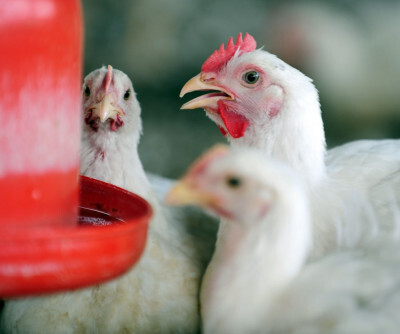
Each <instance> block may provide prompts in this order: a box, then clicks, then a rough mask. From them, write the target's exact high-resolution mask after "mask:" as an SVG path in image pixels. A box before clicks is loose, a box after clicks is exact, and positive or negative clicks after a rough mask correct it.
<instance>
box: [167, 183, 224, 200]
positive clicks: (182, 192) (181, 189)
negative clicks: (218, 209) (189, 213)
mask: <svg viewBox="0 0 400 334" xmlns="http://www.w3.org/2000/svg"><path fill="white" fill-rule="evenodd" d="M215 202H216V198H215V197H214V196H212V195H211V194H207V193H204V192H201V191H200V190H198V189H196V188H195V187H194V186H192V185H191V184H190V183H189V182H188V181H187V180H185V179H182V180H181V181H178V183H177V184H176V185H175V186H174V187H173V188H172V189H171V190H170V192H169V193H168V195H167V198H166V203H167V204H169V205H177V206H179V205H198V206H202V207H205V206H208V205H209V204H211V203H215Z"/></svg>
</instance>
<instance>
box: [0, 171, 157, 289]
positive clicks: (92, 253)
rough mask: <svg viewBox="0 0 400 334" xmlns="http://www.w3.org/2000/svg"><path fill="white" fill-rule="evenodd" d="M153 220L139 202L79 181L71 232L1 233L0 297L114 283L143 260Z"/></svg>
mask: <svg viewBox="0 0 400 334" xmlns="http://www.w3.org/2000/svg"><path fill="white" fill-rule="evenodd" d="M151 215H152V209H151V207H150V205H149V204H148V203H147V202H146V201H145V200H144V199H142V198H141V197H139V196H137V195H135V194H132V193H130V192H128V191H125V190H123V189H120V188H118V187H115V186H113V185H110V184H107V183H104V182H101V181H97V180H94V179H91V178H87V177H83V176H82V177H81V185H80V213H79V218H78V223H77V224H75V226H59V227H57V226H32V227H23V228H22V227H17V228H14V229H12V228H10V227H3V226H2V227H1V228H0V296H1V297H16V296H22V295H34V294H42V293H49V292H55V291H61V290H68V289H76V288H80V287H84V286H88V285H92V284H96V283H100V282H104V281H106V280H109V279H111V278H114V277H117V276H118V275H120V274H122V273H124V272H125V271H127V270H128V269H129V268H131V266H132V265H133V264H134V263H135V262H136V261H137V260H138V259H139V257H140V255H141V254H142V252H143V249H144V247H145V243H146V237H147V228H148V222H149V220H150V217H151Z"/></svg>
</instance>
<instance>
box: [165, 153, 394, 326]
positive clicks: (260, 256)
mask: <svg viewBox="0 0 400 334" xmlns="http://www.w3.org/2000/svg"><path fill="white" fill-rule="evenodd" d="M168 200H169V202H170V203H171V204H175V205H183V204H196V205H200V206H202V207H204V208H206V209H208V210H211V211H212V212H214V213H216V214H218V215H220V216H221V217H222V221H221V229H220V232H219V235H218V240H217V244H216V249H215V253H214V255H213V258H212V260H211V262H210V264H209V266H208V268H207V271H206V274H205V276H204V279H203V282H202V287H201V297H200V298H201V313H202V325H203V330H204V333H205V334H216V333H218V334H235V333H237V334H242V333H253V334H255V333H260V334H261V333H285V334H289V333H291V334H294V333H299V334H300V333H302V334H305V333H307V334H320V333H326V334H328V333H357V334H361V333H363V334H364V333H365V334H366V333H369V334H372V333H393V334H394V333H397V332H398V328H399V326H400V318H399V317H398V314H397V313H398V309H399V306H400V291H399V289H398V286H399V284H400V270H399V269H398V267H399V263H400V253H399V252H398V248H399V244H398V243H397V242H396V241H395V240H393V239H380V240H377V239H375V240H374V242H373V243H370V244H368V245H366V246H364V247H361V248H359V249H357V250H347V251H338V252H336V253H333V254H330V255H327V256H325V257H322V258H320V259H318V260H316V261H313V262H309V263H306V260H307V256H308V253H309V250H310V249H311V246H312V224H311V215H310V210H309V209H310V207H309V202H308V196H307V188H306V186H305V184H304V179H303V178H302V177H301V176H300V175H298V174H297V173H295V172H294V171H293V170H290V169H289V168H288V167H287V166H286V165H283V164H281V163H279V162H278V161H276V162H275V161H273V160H272V159H267V158H266V157H265V156H263V154H262V153H260V152H259V151H256V150H254V149H253V150H251V149H248V148H247V149H244V148H240V149H232V150H231V151H229V150H228V148H227V147H220V146H219V147H216V148H213V149H212V150H210V151H209V152H207V153H206V154H205V155H204V156H203V157H201V158H200V159H199V160H198V161H197V162H195V163H194V164H193V166H192V167H191V168H190V169H189V170H188V172H187V173H186V174H185V175H184V177H183V178H182V179H181V182H180V183H178V184H177V185H176V186H175V188H173V189H172V191H171V193H170V194H169V197H168Z"/></svg>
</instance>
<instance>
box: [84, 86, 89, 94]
mask: <svg viewBox="0 0 400 334" xmlns="http://www.w3.org/2000/svg"><path fill="white" fill-rule="evenodd" d="M84 93H85V96H90V88H89V86H85V89H84Z"/></svg>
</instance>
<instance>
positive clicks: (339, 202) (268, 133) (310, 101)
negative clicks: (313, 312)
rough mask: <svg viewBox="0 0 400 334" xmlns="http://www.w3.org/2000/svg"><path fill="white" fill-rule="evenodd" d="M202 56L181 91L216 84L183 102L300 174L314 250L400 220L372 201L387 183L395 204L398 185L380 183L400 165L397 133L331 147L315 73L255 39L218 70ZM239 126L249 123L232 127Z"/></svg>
mask: <svg viewBox="0 0 400 334" xmlns="http://www.w3.org/2000/svg"><path fill="white" fill-rule="evenodd" d="M247 38H248V40H249V39H250V38H249V37H247ZM227 49H228V47H227ZM210 58H211V57H210ZM210 58H209V59H208V60H207V62H209V60H210ZM205 64H206V63H205ZM205 64H203V70H202V72H201V73H200V74H199V75H197V76H196V77H194V78H192V79H191V80H190V81H188V82H187V83H186V85H185V86H184V87H183V88H182V92H181V96H183V95H184V94H186V93H188V92H191V91H195V90H208V89H210V90H211V89H212V90H218V91H219V92H218V93H214V94H206V95H203V96H201V97H197V98H196V99H193V100H191V101H189V102H187V103H186V104H185V105H184V106H183V107H182V108H183V109H194V108H199V107H201V108H204V110H205V111H206V114H207V116H208V117H210V118H211V119H212V120H213V121H214V122H215V123H217V124H218V126H219V127H220V128H221V129H222V132H223V133H225V135H226V138H227V139H228V141H229V142H230V144H231V145H232V146H233V147H255V148H258V149H260V150H261V151H263V152H264V154H265V155H266V156H269V157H273V158H275V159H278V160H280V161H282V162H284V163H287V164H289V165H290V166H292V167H293V168H294V169H296V170H297V171H298V172H300V173H301V174H302V175H303V177H304V178H305V180H306V182H307V183H308V188H309V192H310V196H311V198H312V199H311V204H312V211H313V224H314V233H315V236H314V240H315V242H314V250H313V253H314V254H315V255H318V254H321V253H324V252H327V251H329V250H332V249H335V248H336V247H338V246H354V245H357V244H360V243H361V242H362V241H364V240H368V239H370V237H371V236H372V235H375V234H376V232H380V231H386V232H389V233H392V231H393V229H396V228H397V227H396V225H397V222H396V219H394V218H395V217H394V216H390V215H386V216H385V219H384V221H383V220H382V219H380V218H382V217H380V216H379V215H380V212H381V210H378V209H377V208H370V207H369V205H370V203H371V202H372V203H374V204H376V202H375V201H374V200H373V199H374V198H376V197H377V196H378V197H380V198H383V197H384V196H385V193H379V192H377V189H378V188H379V189H381V190H383V189H386V190H390V191H391V192H392V194H393V196H394V197H392V204H398V203H397V201H398V198H399V197H400V196H399V193H398V190H397V189H395V188H393V187H391V186H390V184H389V183H388V182H386V183H385V185H384V186H381V187H378V188H377V187H375V185H376V184H378V183H380V182H384V181H385V177H386V176H387V175H390V174H391V173H394V172H396V171H397V170H398V169H399V167H400V150H399V149H398V148H399V147H400V141H398V140H384V141H372V140H370V141H356V142H352V143H349V144H346V145H343V146H340V147H337V148H335V149H333V150H329V151H327V150H326V144H325V135H324V129H323V122H322V118H321V109H320V104H319V99H318V92H317V90H316V89H315V87H314V85H313V84H312V81H311V80H310V79H309V78H307V77H306V76H305V75H304V74H303V73H301V72H300V71H298V70H296V69H294V68H293V67H291V66H289V65H287V64H286V63H284V62H283V61H281V60H280V59H278V58H277V57H276V56H274V55H272V54H270V53H268V52H266V51H264V50H261V49H255V41H254V50H253V51H249V50H246V51H245V52H241V50H240V48H238V50H237V51H236V52H235V53H234V55H233V56H232V57H230V58H229V59H226V60H225V62H224V63H223V64H222V65H221V66H220V68H218V69H216V70H215V69H213V70H211V71H209V70H207V69H204V66H205ZM254 72H256V74H257V78H256V80H255V79H254V78H255V74H254ZM249 74H250V75H251V77H248V75H249ZM249 78H250V79H252V80H254V82H248V79H249ZM226 110H228V111H229V113H228V112H226ZM232 115H233V116H232ZM238 128H239V129H242V128H244V129H245V131H243V133H235V131H232V129H233V130H236V129H238ZM393 199H394V201H393ZM380 224H384V225H385V227H384V228H380Z"/></svg>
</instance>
